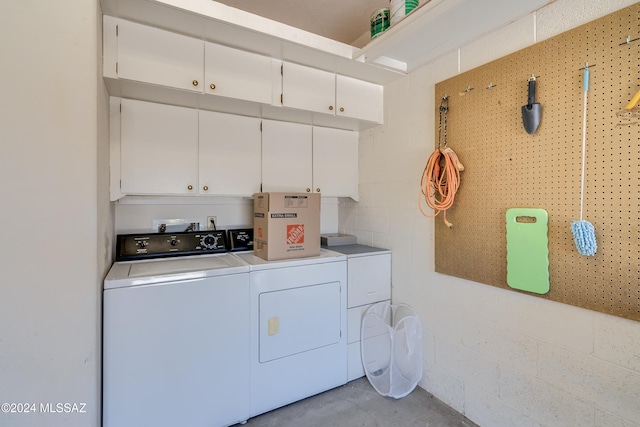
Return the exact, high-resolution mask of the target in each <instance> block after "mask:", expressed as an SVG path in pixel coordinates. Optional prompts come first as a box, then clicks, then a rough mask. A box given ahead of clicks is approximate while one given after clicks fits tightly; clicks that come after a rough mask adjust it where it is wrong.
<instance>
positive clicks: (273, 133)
mask: <svg viewBox="0 0 640 427" xmlns="http://www.w3.org/2000/svg"><path fill="white" fill-rule="evenodd" d="M312 155H313V153H312V136H311V126H309V125H303V124H298V123H288V122H278V121H274V120H263V121H262V191H265V192H267V191H294V192H307V193H308V192H311V188H312V187H313V175H312Z"/></svg>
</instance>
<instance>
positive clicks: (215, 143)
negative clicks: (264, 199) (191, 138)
mask: <svg viewBox="0 0 640 427" xmlns="http://www.w3.org/2000/svg"><path fill="white" fill-rule="evenodd" d="M199 122H200V124H199V126H200V141H199V147H200V153H199V155H198V158H199V167H198V170H199V171H200V172H199V173H200V180H199V182H200V186H199V192H200V194H212V195H228V196H253V194H254V193H258V192H260V179H261V159H260V136H261V135H260V119H257V118H253V117H244V116H236V115H232V114H222V113H214V112H211V111H200V120H199Z"/></svg>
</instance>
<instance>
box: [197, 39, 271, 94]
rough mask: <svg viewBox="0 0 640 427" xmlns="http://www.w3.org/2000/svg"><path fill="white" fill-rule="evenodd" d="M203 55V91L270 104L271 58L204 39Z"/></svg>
mask: <svg viewBox="0 0 640 427" xmlns="http://www.w3.org/2000/svg"><path fill="white" fill-rule="evenodd" d="M204 58H205V62H204V65H205V68H204V69H205V86H204V91H205V93H207V94H211V95H218V96H226V97H228V98H235V99H244V100H246V101H254V102H260V103H263V104H271V102H272V92H273V78H272V73H271V69H272V62H273V60H272V59H271V58H269V57H267V56H262V55H256V54H253V53H250V52H245V51H242V50H238V49H232V48H230V47H227V46H222V45H219V44H214V43H205V55H204Z"/></svg>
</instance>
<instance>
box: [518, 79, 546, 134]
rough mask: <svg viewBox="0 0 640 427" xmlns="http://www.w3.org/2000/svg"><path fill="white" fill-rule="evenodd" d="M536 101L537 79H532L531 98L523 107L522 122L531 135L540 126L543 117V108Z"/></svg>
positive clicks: (530, 83) (530, 85) (530, 84)
mask: <svg viewBox="0 0 640 427" xmlns="http://www.w3.org/2000/svg"><path fill="white" fill-rule="evenodd" d="M535 100H536V78H535V77H533V76H532V77H531V79H529V96H528V99H527V105H523V106H522V122H523V123H524V129H525V130H526V131H527V133H528V134H529V135H532V134H533V133H535V131H536V130H537V129H538V125H540V119H541V117H542V106H541V105H540V103H539V102H535Z"/></svg>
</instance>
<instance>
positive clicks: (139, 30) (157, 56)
mask: <svg viewBox="0 0 640 427" xmlns="http://www.w3.org/2000/svg"><path fill="white" fill-rule="evenodd" d="M116 25H117V27H116V35H117V52H118V53H117V64H116V72H117V77H118V78H120V79H127V80H135V81H139V82H145V83H151V84H156V85H161V86H168V87H173V88H177V89H184V90H189V91H195V92H202V90H203V89H202V86H203V85H202V80H203V75H204V42H203V41H202V40H197V39H194V38H191V37H186V36H183V35H180V34H175V33H171V32H169V31H163V30H159V29H157V28H153V27H148V26H145V25H140V24H136V23H133V22H129V21H125V20H117V24H116ZM105 31H107V28H105Z"/></svg>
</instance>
